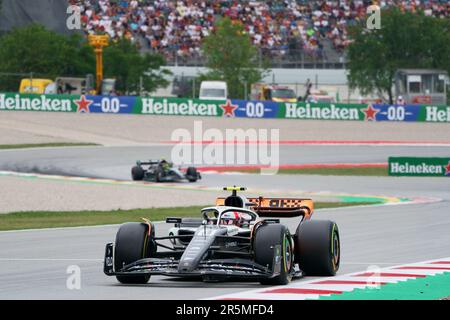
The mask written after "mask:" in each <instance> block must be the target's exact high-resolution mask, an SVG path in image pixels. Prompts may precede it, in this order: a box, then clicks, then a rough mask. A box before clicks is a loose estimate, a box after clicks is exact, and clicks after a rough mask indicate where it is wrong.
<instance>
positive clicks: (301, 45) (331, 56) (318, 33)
mask: <svg viewBox="0 0 450 320" xmlns="http://www.w3.org/2000/svg"><path fill="white" fill-rule="evenodd" d="M71 2H72V3H74V4H77V5H79V6H81V8H82V20H83V26H84V31H85V32H86V33H87V34H92V33H98V32H106V33H108V34H109V35H110V37H111V38H113V39H117V38H121V37H125V38H128V39H131V40H133V41H135V42H136V43H137V44H138V45H139V46H140V47H141V50H143V51H150V52H157V53H161V54H163V55H164V56H165V57H166V60H167V62H168V65H172V66H202V65H204V63H205V61H204V57H203V56H202V51H201V44H202V39H203V38H204V37H205V36H207V35H208V34H210V33H211V32H212V31H213V29H214V23H215V21H217V19H219V18H221V17H229V18H231V19H232V20H234V21H239V22H241V23H242V24H243V25H244V27H245V30H246V32H248V34H249V35H250V36H251V39H252V41H253V43H254V44H255V45H256V46H257V47H258V50H259V54H260V57H261V61H262V58H263V57H267V58H270V61H271V63H272V66H271V67H273V68H332V69H335V68H344V67H345V60H346V59H345V54H344V49H345V47H346V46H348V44H349V43H350V41H351V40H350V39H349V37H348V27H349V26H352V25H355V24H358V23H362V22H363V21H365V20H366V18H367V17H366V10H367V7H368V6H369V5H370V4H372V1H368V0H341V1H335V0H330V1H324V0H320V1H319V0H310V1H308V0H285V1H249V0H246V1H232V0H98V1H92V0H74V1H71ZM379 4H380V6H381V7H386V6H391V5H396V6H398V7H400V8H401V9H402V10H406V11H411V12H417V11H418V10H421V11H424V13H425V14H426V15H430V16H435V17H438V18H448V17H450V11H449V10H450V2H448V1H447V0H383V1H379Z"/></svg>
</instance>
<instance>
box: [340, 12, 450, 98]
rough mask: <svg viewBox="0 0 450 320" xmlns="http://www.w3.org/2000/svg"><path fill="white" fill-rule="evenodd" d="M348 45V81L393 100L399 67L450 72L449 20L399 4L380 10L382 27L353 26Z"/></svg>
mask: <svg viewBox="0 0 450 320" xmlns="http://www.w3.org/2000/svg"><path fill="white" fill-rule="evenodd" d="M350 35H351V38H352V39H353V42H352V44H350V45H349V47H348V49H347V54H348V61H349V62H348V66H347V67H348V69H349V75H348V80H349V85H350V87H351V88H358V89H360V90H361V92H362V93H363V94H369V93H377V94H378V95H379V96H380V98H384V99H385V97H386V95H387V97H388V99H389V102H390V103H392V102H393V100H394V99H393V98H394V97H393V92H392V79H393V77H394V74H395V72H396V70H397V69H399V68H415V69H417V68H433V69H444V70H448V71H449V72H450V20H449V19H437V18H433V17H427V16H425V15H424V14H423V13H416V14H414V13H410V12H406V13H403V12H401V11H400V10H399V9H397V8H391V9H387V10H383V11H382V12H381V29H379V30H367V29H365V25H364V26H363V25H359V26H356V27H353V28H350Z"/></svg>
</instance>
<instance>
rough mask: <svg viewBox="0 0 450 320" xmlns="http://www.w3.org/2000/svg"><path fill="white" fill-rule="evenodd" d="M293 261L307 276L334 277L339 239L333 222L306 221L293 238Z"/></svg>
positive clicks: (338, 254)
mask: <svg viewBox="0 0 450 320" xmlns="http://www.w3.org/2000/svg"><path fill="white" fill-rule="evenodd" d="M294 242H295V261H296V262H298V264H299V267H300V269H301V270H302V271H303V272H304V273H305V274H306V275H307V276H334V275H335V274H336V272H337V271H338V270H339V263H340V254H341V248H340V239H339V229H338V226H337V224H336V223H335V222H333V221H328V220H323V221H321V220H307V221H303V222H302V223H300V225H299V226H298V227H297V231H296V232H295V236H294Z"/></svg>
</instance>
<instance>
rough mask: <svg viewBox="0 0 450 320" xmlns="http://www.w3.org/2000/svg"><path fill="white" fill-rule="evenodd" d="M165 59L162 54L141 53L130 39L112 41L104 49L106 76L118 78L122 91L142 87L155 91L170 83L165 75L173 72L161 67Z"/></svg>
mask: <svg viewBox="0 0 450 320" xmlns="http://www.w3.org/2000/svg"><path fill="white" fill-rule="evenodd" d="M164 64H165V60H164V58H163V57H162V56H161V55H157V54H148V53H147V54H144V55H141V54H140V53H139V50H138V49H137V47H136V46H135V45H134V44H133V43H131V42H130V41H129V40H125V39H123V40H120V41H118V42H116V43H112V44H111V45H110V46H109V47H106V48H105V50H104V65H105V68H104V69H105V77H110V78H116V79H117V80H118V88H117V89H118V90H119V91H121V92H135V93H138V92H139V91H140V85H141V77H142V87H143V89H144V90H145V91H147V92H153V91H155V90H156V89H157V88H159V87H165V86H167V85H168V81H167V80H166V78H165V76H167V75H170V74H171V73H170V72H169V71H168V70H166V69H161V66H163V65H164Z"/></svg>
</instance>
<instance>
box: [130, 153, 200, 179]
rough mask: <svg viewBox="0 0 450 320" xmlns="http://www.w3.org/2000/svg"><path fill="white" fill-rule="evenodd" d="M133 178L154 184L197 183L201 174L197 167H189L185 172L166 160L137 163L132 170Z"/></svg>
mask: <svg viewBox="0 0 450 320" xmlns="http://www.w3.org/2000/svg"><path fill="white" fill-rule="evenodd" d="M131 178H132V179H133V180H134V181H141V180H146V181H153V182H178V181H182V180H187V181H189V182H196V181H197V180H199V179H201V178H202V176H201V175H200V172H198V171H197V169H196V168H195V167H189V168H187V169H186V170H185V171H182V170H181V168H175V167H174V166H173V163H171V162H167V161H166V160H164V159H162V160H150V161H148V162H145V161H137V162H136V165H135V166H134V167H133V168H131Z"/></svg>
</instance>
